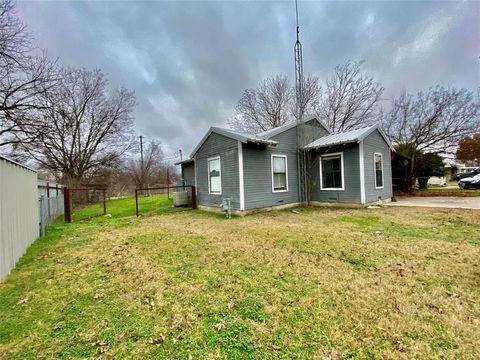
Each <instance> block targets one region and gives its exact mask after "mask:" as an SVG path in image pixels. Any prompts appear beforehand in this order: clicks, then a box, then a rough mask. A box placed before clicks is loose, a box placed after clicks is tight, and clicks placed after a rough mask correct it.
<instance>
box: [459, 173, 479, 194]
mask: <svg viewBox="0 0 480 360" xmlns="http://www.w3.org/2000/svg"><path fill="white" fill-rule="evenodd" d="M458 186H459V187H460V188H462V189H479V190H480V174H477V175H475V176H472V177H468V178H465V179H462V180H460V181H459V182H458Z"/></svg>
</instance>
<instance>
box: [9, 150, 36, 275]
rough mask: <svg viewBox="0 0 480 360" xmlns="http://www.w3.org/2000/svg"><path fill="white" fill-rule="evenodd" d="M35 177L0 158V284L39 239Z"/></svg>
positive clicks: (33, 173) (22, 168)
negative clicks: (28, 248)
mask: <svg viewBox="0 0 480 360" xmlns="http://www.w3.org/2000/svg"><path fill="white" fill-rule="evenodd" d="M38 222H39V220H38V193H37V173H36V172H35V171H32V170H30V169H27V168H25V167H23V166H21V165H19V164H16V163H14V162H12V161H9V160H6V159H4V158H0V281H1V280H3V279H4V278H5V277H6V276H7V275H8V274H9V273H10V271H11V270H12V269H13V268H14V267H15V264H16V262H17V261H18V259H19V258H20V257H21V256H22V255H23V254H24V252H25V250H26V249H27V247H28V246H29V245H30V244H31V243H32V242H33V241H34V240H35V239H36V238H37V237H38V233H39V227H38Z"/></svg>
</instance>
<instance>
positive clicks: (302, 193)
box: [294, 0, 307, 203]
mask: <svg viewBox="0 0 480 360" xmlns="http://www.w3.org/2000/svg"><path fill="white" fill-rule="evenodd" d="M295 17H296V21H297V41H296V42H295V47H294V49H295V100H296V103H297V111H298V114H297V170H298V174H299V179H298V195H299V196H298V197H299V201H300V203H305V202H306V201H307V159H306V157H305V153H304V152H303V151H302V149H301V147H302V146H303V145H304V144H303V141H302V138H303V131H302V130H303V129H302V119H303V115H304V110H305V109H304V100H303V56H302V43H301V42H300V26H299V24H298V3H297V0H295Z"/></svg>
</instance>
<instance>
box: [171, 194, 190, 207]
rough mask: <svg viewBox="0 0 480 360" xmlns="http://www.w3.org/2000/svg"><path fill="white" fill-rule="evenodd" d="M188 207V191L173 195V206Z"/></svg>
mask: <svg viewBox="0 0 480 360" xmlns="http://www.w3.org/2000/svg"><path fill="white" fill-rule="evenodd" d="M186 205H188V191H177V192H174V193H173V206H186Z"/></svg>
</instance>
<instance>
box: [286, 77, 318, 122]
mask: <svg viewBox="0 0 480 360" xmlns="http://www.w3.org/2000/svg"><path fill="white" fill-rule="evenodd" d="M302 87H303V89H302V99H301V100H299V99H298V97H297V96H292V98H291V105H290V107H291V117H292V118H294V119H295V120H296V121H298V120H300V119H298V116H299V114H300V111H299V108H300V106H302V114H303V115H312V114H315V113H317V112H318V108H319V106H320V100H321V96H322V86H321V85H320V80H319V79H318V77H316V76H313V75H311V74H310V75H308V76H307V77H306V78H305V79H303V86H302ZM292 93H295V89H292ZM299 101H301V102H302V104H299Z"/></svg>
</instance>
